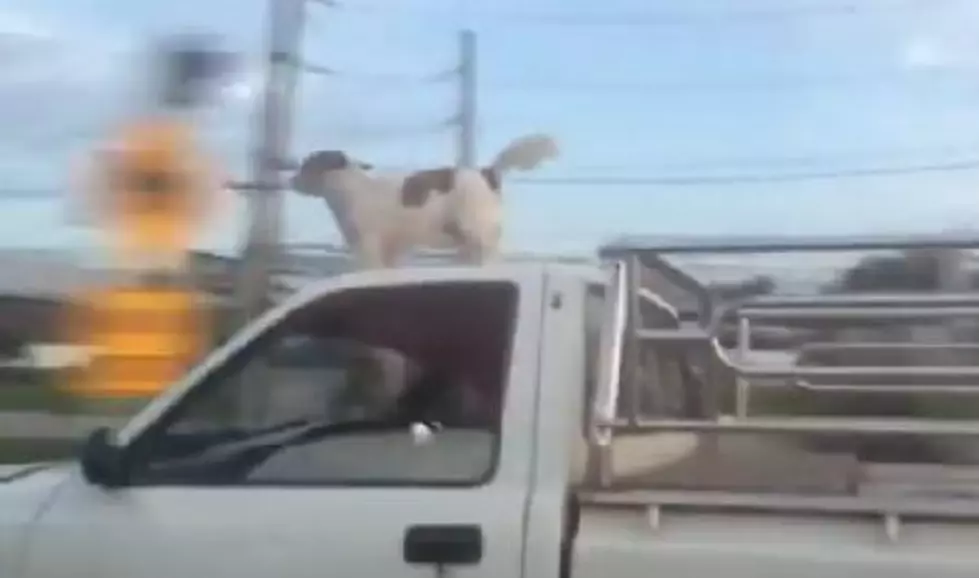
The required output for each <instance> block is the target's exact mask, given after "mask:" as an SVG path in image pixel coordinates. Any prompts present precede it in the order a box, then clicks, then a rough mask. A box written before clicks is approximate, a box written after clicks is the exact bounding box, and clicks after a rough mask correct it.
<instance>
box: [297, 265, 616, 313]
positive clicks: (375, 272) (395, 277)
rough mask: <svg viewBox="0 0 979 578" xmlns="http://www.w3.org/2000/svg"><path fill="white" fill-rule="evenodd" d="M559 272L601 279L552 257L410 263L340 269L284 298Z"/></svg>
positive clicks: (595, 271)
mask: <svg viewBox="0 0 979 578" xmlns="http://www.w3.org/2000/svg"><path fill="white" fill-rule="evenodd" d="M527 274H533V275H544V274H558V275H566V276H571V277H580V278H581V279H582V280H583V281H587V282H590V283H595V282H599V283H600V282H603V281H604V278H603V276H602V274H601V269H600V268H599V266H598V265H597V263H596V264H594V265H586V264H574V263H563V262H552V261H537V262H518V263H515V262H499V263H492V264H487V265H478V266H476V265H440V266H437V267H433V266H430V265H429V266H425V265H421V266H419V265H414V266H412V265H409V266H403V267H393V268H386V269H371V270H358V271H351V272H345V273H340V274H338V275H334V276H331V277H329V278H327V279H322V280H317V281H312V282H310V283H308V284H306V285H304V286H303V287H302V288H301V289H300V290H298V291H297V292H296V293H295V294H293V295H292V296H290V297H289V298H288V299H286V300H285V301H284V303H288V302H291V301H293V300H294V299H298V300H300V301H306V300H308V299H310V298H311V297H312V296H315V295H319V294H322V293H325V292H327V291H331V290H334V289H336V287H337V286H338V285H339V286H343V285H349V286H351V287H355V286H363V285H393V284H398V283H427V282H440V281H466V280H473V281H477V280H485V279H492V278H499V277H512V276H516V275H527Z"/></svg>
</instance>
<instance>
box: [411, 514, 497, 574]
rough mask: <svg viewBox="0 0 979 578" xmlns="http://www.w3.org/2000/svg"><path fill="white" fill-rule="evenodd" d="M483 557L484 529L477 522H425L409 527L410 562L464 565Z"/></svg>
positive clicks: (477, 561)
mask: <svg viewBox="0 0 979 578" xmlns="http://www.w3.org/2000/svg"><path fill="white" fill-rule="evenodd" d="M482 558H483V529H482V528H481V527H479V526H478V525H473V524H423V525H417V526H410V527H409V528H408V529H407V530H405V537H404V559H405V562H407V563H409V564H435V565H437V566H449V565H454V566H462V565H471V564H477V563H479V561H480V560H482Z"/></svg>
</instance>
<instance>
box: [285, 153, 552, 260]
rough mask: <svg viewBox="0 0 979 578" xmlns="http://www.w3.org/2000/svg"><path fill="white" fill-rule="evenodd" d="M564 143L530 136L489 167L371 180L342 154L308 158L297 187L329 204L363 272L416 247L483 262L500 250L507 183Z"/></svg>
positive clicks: (294, 180)
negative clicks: (513, 174)
mask: <svg viewBox="0 0 979 578" xmlns="http://www.w3.org/2000/svg"><path fill="white" fill-rule="evenodd" d="M557 154H558V148H557V143H556V142H555V141H554V139H552V138H551V137H549V136H547V135H540V134H537V135H529V136H525V137H522V138H518V139H516V140H514V141H513V142H511V143H510V144H509V145H507V146H506V147H505V148H504V149H503V150H502V151H500V153H499V154H498V155H497V156H496V158H495V159H494V160H493V162H492V163H491V164H490V165H489V166H488V167H485V168H482V169H475V168H474V169H469V168H451V167H440V168H431V169H424V170H419V171H416V172H413V173H408V174H390V175H385V174H377V175H375V174H371V173H369V172H368V171H370V170H371V169H372V168H373V167H372V166H371V165H370V164H368V163H363V162H359V161H356V160H354V159H352V158H351V157H349V156H348V155H347V154H346V153H344V152H343V151H338V150H321V151H317V152H314V153H312V154H310V155H309V156H307V157H306V158H305V159H304V160H303V162H302V164H301V165H300V167H299V170H298V171H297V173H296V174H295V175H294V176H293V178H292V182H291V185H292V188H293V189H295V190H296V191H298V192H300V193H302V194H304V195H309V196H314V197H320V198H322V199H324V200H325V201H326V203H327V205H329V207H330V210H331V211H332V212H333V216H334V218H335V219H336V222H337V225H338V227H339V229H340V232H341V233H342V234H343V237H344V240H345V241H346V243H347V247H348V248H349V249H350V251H351V252H352V253H353V254H354V255H355V257H356V258H357V261H358V263H359V265H360V266H361V267H369V268H370V267H394V266H397V265H398V264H399V263H400V261H401V259H402V258H404V257H405V255H407V254H408V253H409V252H411V251H412V250H414V249H419V248H424V249H452V250H455V251H457V252H458V253H459V255H460V256H461V257H462V259H463V260H464V261H466V262H468V263H473V264H482V263H486V262H487V261H490V260H493V259H495V258H496V257H497V256H498V255H499V252H500V239H501V235H502V220H503V195H502V182H503V178H504V177H505V176H506V174H507V173H509V172H510V171H512V170H515V169H516V170H523V171H528V170H533V169H535V168H537V166H539V165H540V164H541V163H543V162H544V161H546V160H548V159H551V158H554V157H556V156H557Z"/></svg>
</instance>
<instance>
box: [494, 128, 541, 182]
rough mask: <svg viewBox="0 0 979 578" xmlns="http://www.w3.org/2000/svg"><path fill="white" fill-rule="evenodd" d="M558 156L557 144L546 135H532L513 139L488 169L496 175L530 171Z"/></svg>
mask: <svg viewBox="0 0 979 578" xmlns="http://www.w3.org/2000/svg"><path fill="white" fill-rule="evenodd" d="M557 155H558V148H557V142H555V141H554V139H553V138H551V137H550V136H548V135H546V134H532V135H527V136H523V137H520V138H518V139H514V140H513V141H511V142H510V144H508V145H507V146H506V147H505V148H504V149H503V150H501V151H500V153H499V154H498V155H496V158H495V159H493V164H492V165H490V168H492V169H493V171H494V172H495V173H496V174H498V175H501V176H502V175H503V174H504V173H506V172H508V171H511V170H513V169H517V170H521V171H530V170H533V169H535V168H537V167H538V165H540V164H541V163H543V162H544V161H546V160H548V159H551V158H554V157H556V156H557Z"/></svg>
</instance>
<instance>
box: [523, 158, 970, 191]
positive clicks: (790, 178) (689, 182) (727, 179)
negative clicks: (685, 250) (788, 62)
mask: <svg viewBox="0 0 979 578" xmlns="http://www.w3.org/2000/svg"><path fill="white" fill-rule="evenodd" d="M962 171H979V159H972V160H963V161H956V162H946V163H936V164H928V165H924V164H923V165H905V166H892V167H875V168H854V169H846V170H833V171H810V172H796V173H781V174H779V173H768V174H765V173H756V174H740V175H726V176H712V175H682V176H661V177H660V176H641V177H524V178H518V179H513V180H514V181H515V182H520V183H527V184H534V185H601V186H617V187H622V186H626V187H628V186H671V187H682V186H697V185H742V184H752V183H780V182H798V181H826V180H830V181H831V180H844V179H853V178H869V177H886V176H897V175H911V174H926V173H946V172H962Z"/></svg>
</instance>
